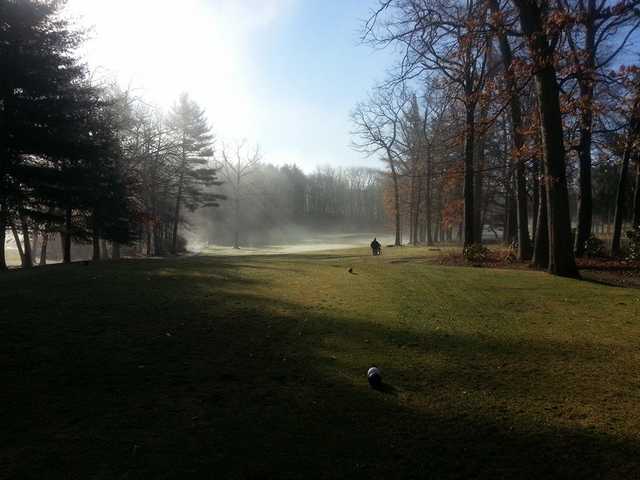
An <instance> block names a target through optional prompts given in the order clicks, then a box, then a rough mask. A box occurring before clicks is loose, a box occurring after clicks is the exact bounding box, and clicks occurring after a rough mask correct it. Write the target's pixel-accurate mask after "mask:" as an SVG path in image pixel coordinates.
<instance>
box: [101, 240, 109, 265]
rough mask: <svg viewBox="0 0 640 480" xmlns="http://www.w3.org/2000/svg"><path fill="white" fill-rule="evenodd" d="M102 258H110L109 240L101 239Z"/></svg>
mask: <svg viewBox="0 0 640 480" xmlns="http://www.w3.org/2000/svg"><path fill="white" fill-rule="evenodd" d="M100 258H101V259H102V260H109V249H108V248H107V241H106V240H105V239H100Z"/></svg>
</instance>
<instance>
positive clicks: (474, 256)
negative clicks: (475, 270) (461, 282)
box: [462, 243, 489, 263]
mask: <svg viewBox="0 0 640 480" xmlns="http://www.w3.org/2000/svg"><path fill="white" fill-rule="evenodd" d="M462 255H463V256H464V259H465V260H466V261H467V262H473V263H478V262H484V261H485V260H487V258H488V257H489V249H488V248H487V247H485V246H484V245H482V244H481V243H473V244H471V245H467V246H466V247H464V250H463V251H462Z"/></svg>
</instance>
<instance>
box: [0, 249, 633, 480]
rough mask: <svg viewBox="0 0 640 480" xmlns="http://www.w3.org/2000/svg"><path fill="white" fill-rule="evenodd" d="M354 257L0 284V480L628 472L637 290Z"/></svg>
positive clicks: (219, 262)
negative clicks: (375, 373) (379, 384)
mask: <svg viewBox="0 0 640 480" xmlns="http://www.w3.org/2000/svg"><path fill="white" fill-rule="evenodd" d="M367 253H368V252H367V250H365V249H362V250H348V251H341V252H329V253H321V254H320V253H316V254H307V255H286V256H264V257H258V256H253V257H192V258H184V259H176V260H147V261H123V262H116V263H104V264H100V265H91V266H88V267H85V266H82V265H70V266H58V265H54V266H51V267H46V268H43V269H36V270H34V271H31V272H22V271H19V272H13V273H10V274H8V275H4V276H0V332H2V335H1V336H0V342H1V345H0V364H1V365H2V369H1V370H0V382H1V383H0V384H1V385H2V389H0V409H1V412H2V414H1V416H0V418H1V419H2V420H1V421H2V423H1V424H0V427H1V428H2V432H3V434H2V436H1V437H0V478H20V479H43V478H82V479H85V478H87V479H88V478H91V479H114V478H123V479H124V478H126V479H134V478H135V479H148V478H167V479H169V478H171V479H173V478H176V479H177V478H221V479H222V478H225V479H226V478H231V479H235V478H238V479H245V478H246V479H250V478H256V479H257V478H438V479H439V478H532V479H534V478H535V479H539V478H612V479H622V478H634V477H635V476H637V474H638V472H639V471H640V441H639V438H638V432H639V431H640V408H638V405H639V402H640V377H639V376H638V364H639V362H640V349H639V347H638V338H639V337H640V300H639V296H638V290H632V289H624V288H613V287H608V286H604V285H598V284H594V283H588V282H581V281H576V280H570V279H561V278H553V277H551V276H549V275H547V274H544V273H539V272H530V271H518V270H496V269H481V268H460V267H453V268H452V267H443V266H436V265H432V264H429V263H428V262H427V261H426V260H427V257H428V255H430V254H431V252H429V251H428V250H426V249H419V248H416V249H412V248H403V249H386V250H385V256H383V257H376V258H373V257H370V256H368V255H367ZM351 267H353V269H354V270H353V271H354V273H353V274H350V273H348V271H347V270H348V268H351ZM372 364H376V365H378V366H379V367H380V368H381V369H382V371H383V375H384V379H385V381H386V382H387V388H386V389H385V391H383V392H379V391H375V390H372V389H370V388H369V387H368V386H367V383H366V377H365V374H366V370H367V368H368V367H369V366H371V365H372Z"/></svg>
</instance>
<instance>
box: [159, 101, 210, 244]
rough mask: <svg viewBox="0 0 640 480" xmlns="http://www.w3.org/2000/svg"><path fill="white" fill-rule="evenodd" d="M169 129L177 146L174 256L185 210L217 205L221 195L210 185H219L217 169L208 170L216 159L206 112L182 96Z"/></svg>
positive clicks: (173, 111) (170, 117)
mask: <svg viewBox="0 0 640 480" xmlns="http://www.w3.org/2000/svg"><path fill="white" fill-rule="evenodd" d="M169 127H170V129H171V132H172V135H173V137H174V141H175V143H176V146H177V152H176V157H177V158H176V163H175V181H176V184H175V210H174V217H173V235H172V245H171V253H173V254H175V253H177V251H178V228H179V225H180V223H181V222H182V215H181V212H182V208H183V207H186V208H187V209H189V210H191V211H194V210H196V209H198V208H201V207H213V206H218V200H219V199H221V198H222V196H221V195H218V194H215V193H212V192H211V191H210V188H208V187H211V186H214V185H220V184H221V183H220V182H219V181H218V180H217V176H216V169H214V168H210V167H208V165H209V163H210V161H211V159H212V157H213V148H212V146H213V140H214V138H213V135H212V134H211V128H210V127H209V124H208V122H207V119H206V116H205V112H204V110H203V109H202V108H200V107H199V106H198V104H197V103H195V102H194V101H193V100H191V99H190V98H189V96H188V95H187V94H186V93H185V94H182V95H181V96H180V98H179V99H178V101H177V102H176V104H175V105H174V107H173V109H172V110H171V112H170V115H169Z"/></svg>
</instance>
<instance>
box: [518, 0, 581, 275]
mask: <svg viewBox="0 0 640 480" xmlns="http://www.w3.org/2000/svg"><path fill="white" fill-rule="evenodd" d="M513 2H514V4H515V5H516V7H517V9H518V13H519V20H520V26H521V28H522V32H523V34H524V36H525V38H526V41H527V47H528V50H529V53H530V56H531V61H532V63H533V67H534V72H535V84H536V94H537V100H538V109H539V110H540V120H541V121H540V125H541V136H542V154H543V161H544V182H545V189H546V197H547V217H548V228H549V232H548V233H549V266H548V269H549V272H550V273H553V274H555V275H561V276H576V275H577V274H578V270H577V268H576V264H575V259H574V256H573V246H572V244H571V218H570V213H569V192H568V188H567V177H566V154H565V147H564V135H563V132H564V129H563V125H562V114H561V109H560V89H559V85H558V78H557V72H556V68H555V66H554V64H553V61H552V59H553V55H554V51H555V49H556V45H557V42H558V37H559V32H558V30H557V28H554V25H553V23H550V22H548V21H547V20H548V14H549V11H548V5H547V4H546V3H543V4H542V6H540V5H539V4H538V3H537V2H536V1H535V0H513Z"/></svg>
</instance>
